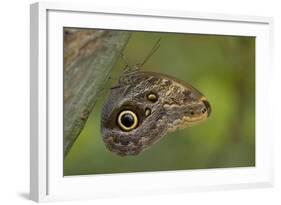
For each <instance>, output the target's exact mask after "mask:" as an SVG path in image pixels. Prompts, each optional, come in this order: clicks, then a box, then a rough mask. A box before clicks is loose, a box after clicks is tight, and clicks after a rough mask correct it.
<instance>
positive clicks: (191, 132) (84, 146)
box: [64, 31, 255, 175]
mask: <svg viewBox="0 0 281 205" xmlns="http://www.w3.org/2000/svg"><path fill="white" fill-rule="evenodd" d="M120 32H122V31H120ZM159 37H161V38H162V39H161V42H160V48H159V49H158V50H157V52H156V53H155V54H154V55H153V56H152V57H151V58H150V59H149V61H148V62H147V63H146V64H145V65H144V66H143V68H142V70H144V71H154V72H159V73H165V74H168V75H172V76H175V77H177V78H179V79H182V80H184V81H186V82H188V83H190V84H191V85H193V86H194V87H195V88H197V89H198V90H200V91H201V92H202V93H203V94H204V95H205V96H206V97H207V98H208V100H209V102H210V103H211V106H212V114H211V116H210V118H209V119H208V120H207V121H205V122H203V123H202V124H199V125H196V126H194V127H191V128H186V129H183V130H178V131H176V132H173V133H169V134H167V135H166V136H165V137H164V138H163V139H162V140H161V141H160V142H159V143H157V144H155V145H153V146H152V147H151V148H150V149H148V150H146V151H144V152H142V153H140V154H139V155H137V156H129V157H120V156H117V155H115V154H114V153H111V152H110V151H108V150H107V149H106V147H105V145H104V143H103V141H102V137H101V134H100V116H101V109H102V106H103V103H104V102H105V100H106V96H107V94H108V91H109V88H110V86H111V85H113V84H114V83H116V81H117V80H118V78H119V76H120V75H121V74H122V70H123V67H124V62H123V61H122V59H119V60H118V62H117V63H116V66H115V68H114V69H113V73H112V75H111V80H110V81H109V82H108V83H107V85H106V88H105V89H104V91H103V93H102V94H101V96H100V99H99V100H98V102H97V104H96V105H95V107H94V110H93V111H92V113H91V115H90V117H89V119H88V121H87V123H86V125H85V127H84V129H83V131H82V132H81V134H80V136H79V137H78V139H77V140H76V142H75V143H74V145H73V147H72V148H71V150H70V152H69V154H68V155H67V157H66V158H65V160H64V175H85V174H101V173H121V172H122V173H124V172H143V171H164V170H185V169H206V168H226V167H248V166H255V38H254V37H241V36H219V35H198V34H174V33H152V32H132V36H131V38H130V40H129V42H128V44H127V46H126V48H125V50H124V54H125V56H126V58H127V59H128V61H129V63H130V64H136V63H141V62H142V61H143V59H144V58H145V57H146V56H147V54H148V53H149V51H150V50H151V48H152V47H153V45H154V44H155V42H156V41H157V40H158V38H159Z"/></svg>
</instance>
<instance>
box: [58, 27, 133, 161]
mask: <svg viewBox="0 0 281 205" xmlns="http://www.w3.org/2000/svg"><path fill="white" fill-rule="evenodd" d="M129 37H130V33H129V32H125V31H124V32H123V31H111V30H96V29H76V28H64V46H63V49H64V85H63V87H64V96H63V97H64V99H63V100H64V117H63V120H64V121H63V123H64V126H63V127H64V128H63V131H64V135H63V140H64V143H63V144H64V147H63V150H64V157H65V156H66V155H67V153H68V152H69V150H70V149H71V147H72V145H73V143H74V142H75V140H76V139H77V137H78V136H79V134H80V132H81V131H82V129H83V127H84V125H85V123H86V121H87V119H88V116H89V114H90V112H91V111H92V109H93V107H94V105H95V102H96V100H97V99H98V97H99V93H100V91H101V90H102V89H103V87H104V85H105V82H106V81H107V80H108V78H109V76H110V73H111V70H112V68H113V66H114V64H115V63H116V61H117V59H118V57H119V55H120V53H121V52H122V50H123V48H124V46H125V45H126V43H127V41H128V40H129Z"/></svg>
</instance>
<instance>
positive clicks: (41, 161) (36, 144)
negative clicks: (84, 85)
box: [30, 2, 273, 201]
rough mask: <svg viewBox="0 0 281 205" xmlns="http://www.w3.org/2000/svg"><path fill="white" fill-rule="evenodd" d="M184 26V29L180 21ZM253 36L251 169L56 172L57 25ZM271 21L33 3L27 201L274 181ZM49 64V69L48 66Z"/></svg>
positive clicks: (59, 144)
mask: <svg viewBox="0 0 281 205" xmlns="http://www.w3.org/2000/svg"><path fill="white" fill-rule="evenodd" d="M183 25H184V26H183ZM65 26H68V27H83V28H105V29H125V30H143V31H169V32H186V33H200V34H221V35H242V36H255V37H256V166H255V167H249V168H224V169H206V170H186V171H167V172H153V173H152V172H145V173H130V174H110V175H93V176H75V177H63V154H62V153H63V151H62V150H63V146H62V143H63V137H62V133H63V132H62V114H63V113H62V93H63V90H62V79H63V76H62V75H63V72H62V66H63V63H62V61H63V58H62V55H63V52H62V41H63V38H62V36H63V35H62V28H63V27H65ZM272 28H273V19H272V18H270V17H258V16H241V15H239V16H238V15H237V16H236V15H226V14H212V13H196V12H182V11H161V10H159V11H157V10H139V9H132V8H131V9H125V8H108V7H107V8H97V7H96V6H95V5H85V4H84V5H83V4H67V3H46V2H44V3H35V4H32V5H31V13H30V52H31V55H30V56H31V58H30V65H31V66H30V67H31V68H30V69H31V72H30V74H31V84H30V91H31V96H30V101H31V105H30V106H31V109H30V110H31V113H30V115H31V128H30V130H31V132H30V133H31V134H30V145H31V146H30V166H31V167H30V198H31V199H32V200H34V201H53V200H72V199H91V198H98V197H113V196H129V195H139V194H151V193H153V194H154V193H155V194H159V193H175V192H177V193H178V192H188V191H205V190H219V189H234V188H251V187H269V186H273V154H272V150H273V137H272V136H273V133H272V130H273V129H272V123H270V121H269V120H266V119H269V118H270V113H271V112H267V111H268V110H267V111H266V110H265V109H263V108H264V107H267V108H269V109H273V108H272V106H271V102H270V100H269V99H270V98H269V95H270V92H268V90H271V86H272V84H271V79H272V78H273V73H272V69H273V68H272V64H271V63H272V53H271V52H272V45H273V42H272V40H273V38H272V35H273V32H272ZM54 68H55V69H54Z"/></svg>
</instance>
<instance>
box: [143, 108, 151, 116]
mask: <svg viewBox="0 0 281 205" xmlns="http://www.w3.org/2000/svg"><path fill="white" fill-rule="evenodd" d="M144 114H145V116H146V117H147V116H149V115H150V114H151V110H150V109H149V108H145V111H144Z"/></svg>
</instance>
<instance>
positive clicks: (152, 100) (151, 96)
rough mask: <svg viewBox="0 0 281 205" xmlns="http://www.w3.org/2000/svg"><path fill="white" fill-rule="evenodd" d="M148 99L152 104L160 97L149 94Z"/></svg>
mask: <svg viewBox="0 0 281 205" xmlns="http://www.w3.org/2000/svg"><path fill="white" fill-rule="evenodd" d="M147 99H148V100H149V101H151V102H156V101H157V99H158V97H157V95H156V94H155V93H149V94H148V95H147Z"/></svg>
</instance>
